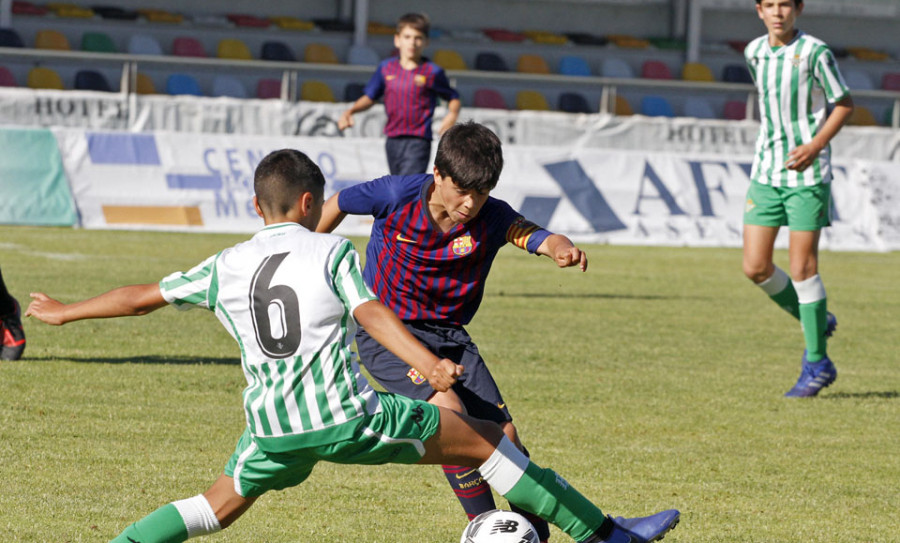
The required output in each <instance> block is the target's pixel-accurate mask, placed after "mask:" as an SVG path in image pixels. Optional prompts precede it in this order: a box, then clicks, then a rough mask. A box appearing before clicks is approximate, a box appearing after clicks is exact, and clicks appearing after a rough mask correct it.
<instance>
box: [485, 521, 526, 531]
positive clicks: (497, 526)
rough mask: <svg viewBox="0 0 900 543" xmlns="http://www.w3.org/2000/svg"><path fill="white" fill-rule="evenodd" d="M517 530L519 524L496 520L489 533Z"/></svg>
mask: <svg viewBox="0 0 900 543" xmlns="http://www.w3.org/2000/svg"><path fill="white" fill-rule="evenodd" d="M518 528H519V523H518V522H517V521H515V520H512V519H502V520H498V521H497V522H495V523H494V526H493V527H491V533H492V534H496V533H498V532H499V533H504V534H505V533H509V532H515V531H516V530H517V529H518Z"/></svg>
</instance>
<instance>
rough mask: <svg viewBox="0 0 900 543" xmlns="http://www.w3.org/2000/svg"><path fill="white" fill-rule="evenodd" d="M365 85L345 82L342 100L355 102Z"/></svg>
mask: <svg viewBox="0 0 900 543" xmlns="http://www.w3.org/2000/svg"><path fill="white" fill-rule="evenodd" d="M365 88H366V85H365V84H364V83H347V85H346V86H345V87H344V101H345V102H355V101H357V100H358V99H359V98H360V97H361V96H362V95H363V91H364V90H365Z"/></svg>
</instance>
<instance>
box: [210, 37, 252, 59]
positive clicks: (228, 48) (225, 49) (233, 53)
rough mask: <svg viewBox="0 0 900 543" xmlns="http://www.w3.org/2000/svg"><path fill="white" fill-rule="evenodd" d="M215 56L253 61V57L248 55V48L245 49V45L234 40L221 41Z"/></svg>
mask: <svg viewBox="0 0 900 543" xmlns="http://www.w3.org/2000/svg"><path fill="white" fill-rule="evenodd" d="M216 56H217V57H219V58H230V59H235V60H253V55H252V54H251V53H250V48H249V47H247V44H246V43H244V42H242V41H241V40H238V39H234V38H228V39H224V40H221V41H220V42H219V46H218V48H217V49H216Z"/></svg>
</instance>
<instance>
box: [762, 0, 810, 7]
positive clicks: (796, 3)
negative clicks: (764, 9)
mask: <svg viewBox="0 0 900 543" xmlns="http://www.w3.org/2000/svg"><path fill="white" fill-rule="evenodd" d="M756 3H757V4H761V3H762V0H756ZM802 3H803V0H794V5H795V6H799V5H800V4H802Z"/></svg>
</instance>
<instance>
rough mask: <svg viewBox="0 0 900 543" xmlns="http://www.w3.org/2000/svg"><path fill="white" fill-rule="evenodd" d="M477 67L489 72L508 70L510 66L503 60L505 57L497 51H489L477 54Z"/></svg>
mask: <svg viewBox="0 0 900 543" xmlns="http://www.w3.org/2000/svg"><path fill="white" fill-rule="evenodd" d="M475 69H476V70H485V71H488V72H508V71H509V66H507V65H506V61H505V60H503V57H501V56H500V55H498V54H497V53H492V52H490V51H488V52H483V53H478V54H477V55H476V56H475Z"/></svg>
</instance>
